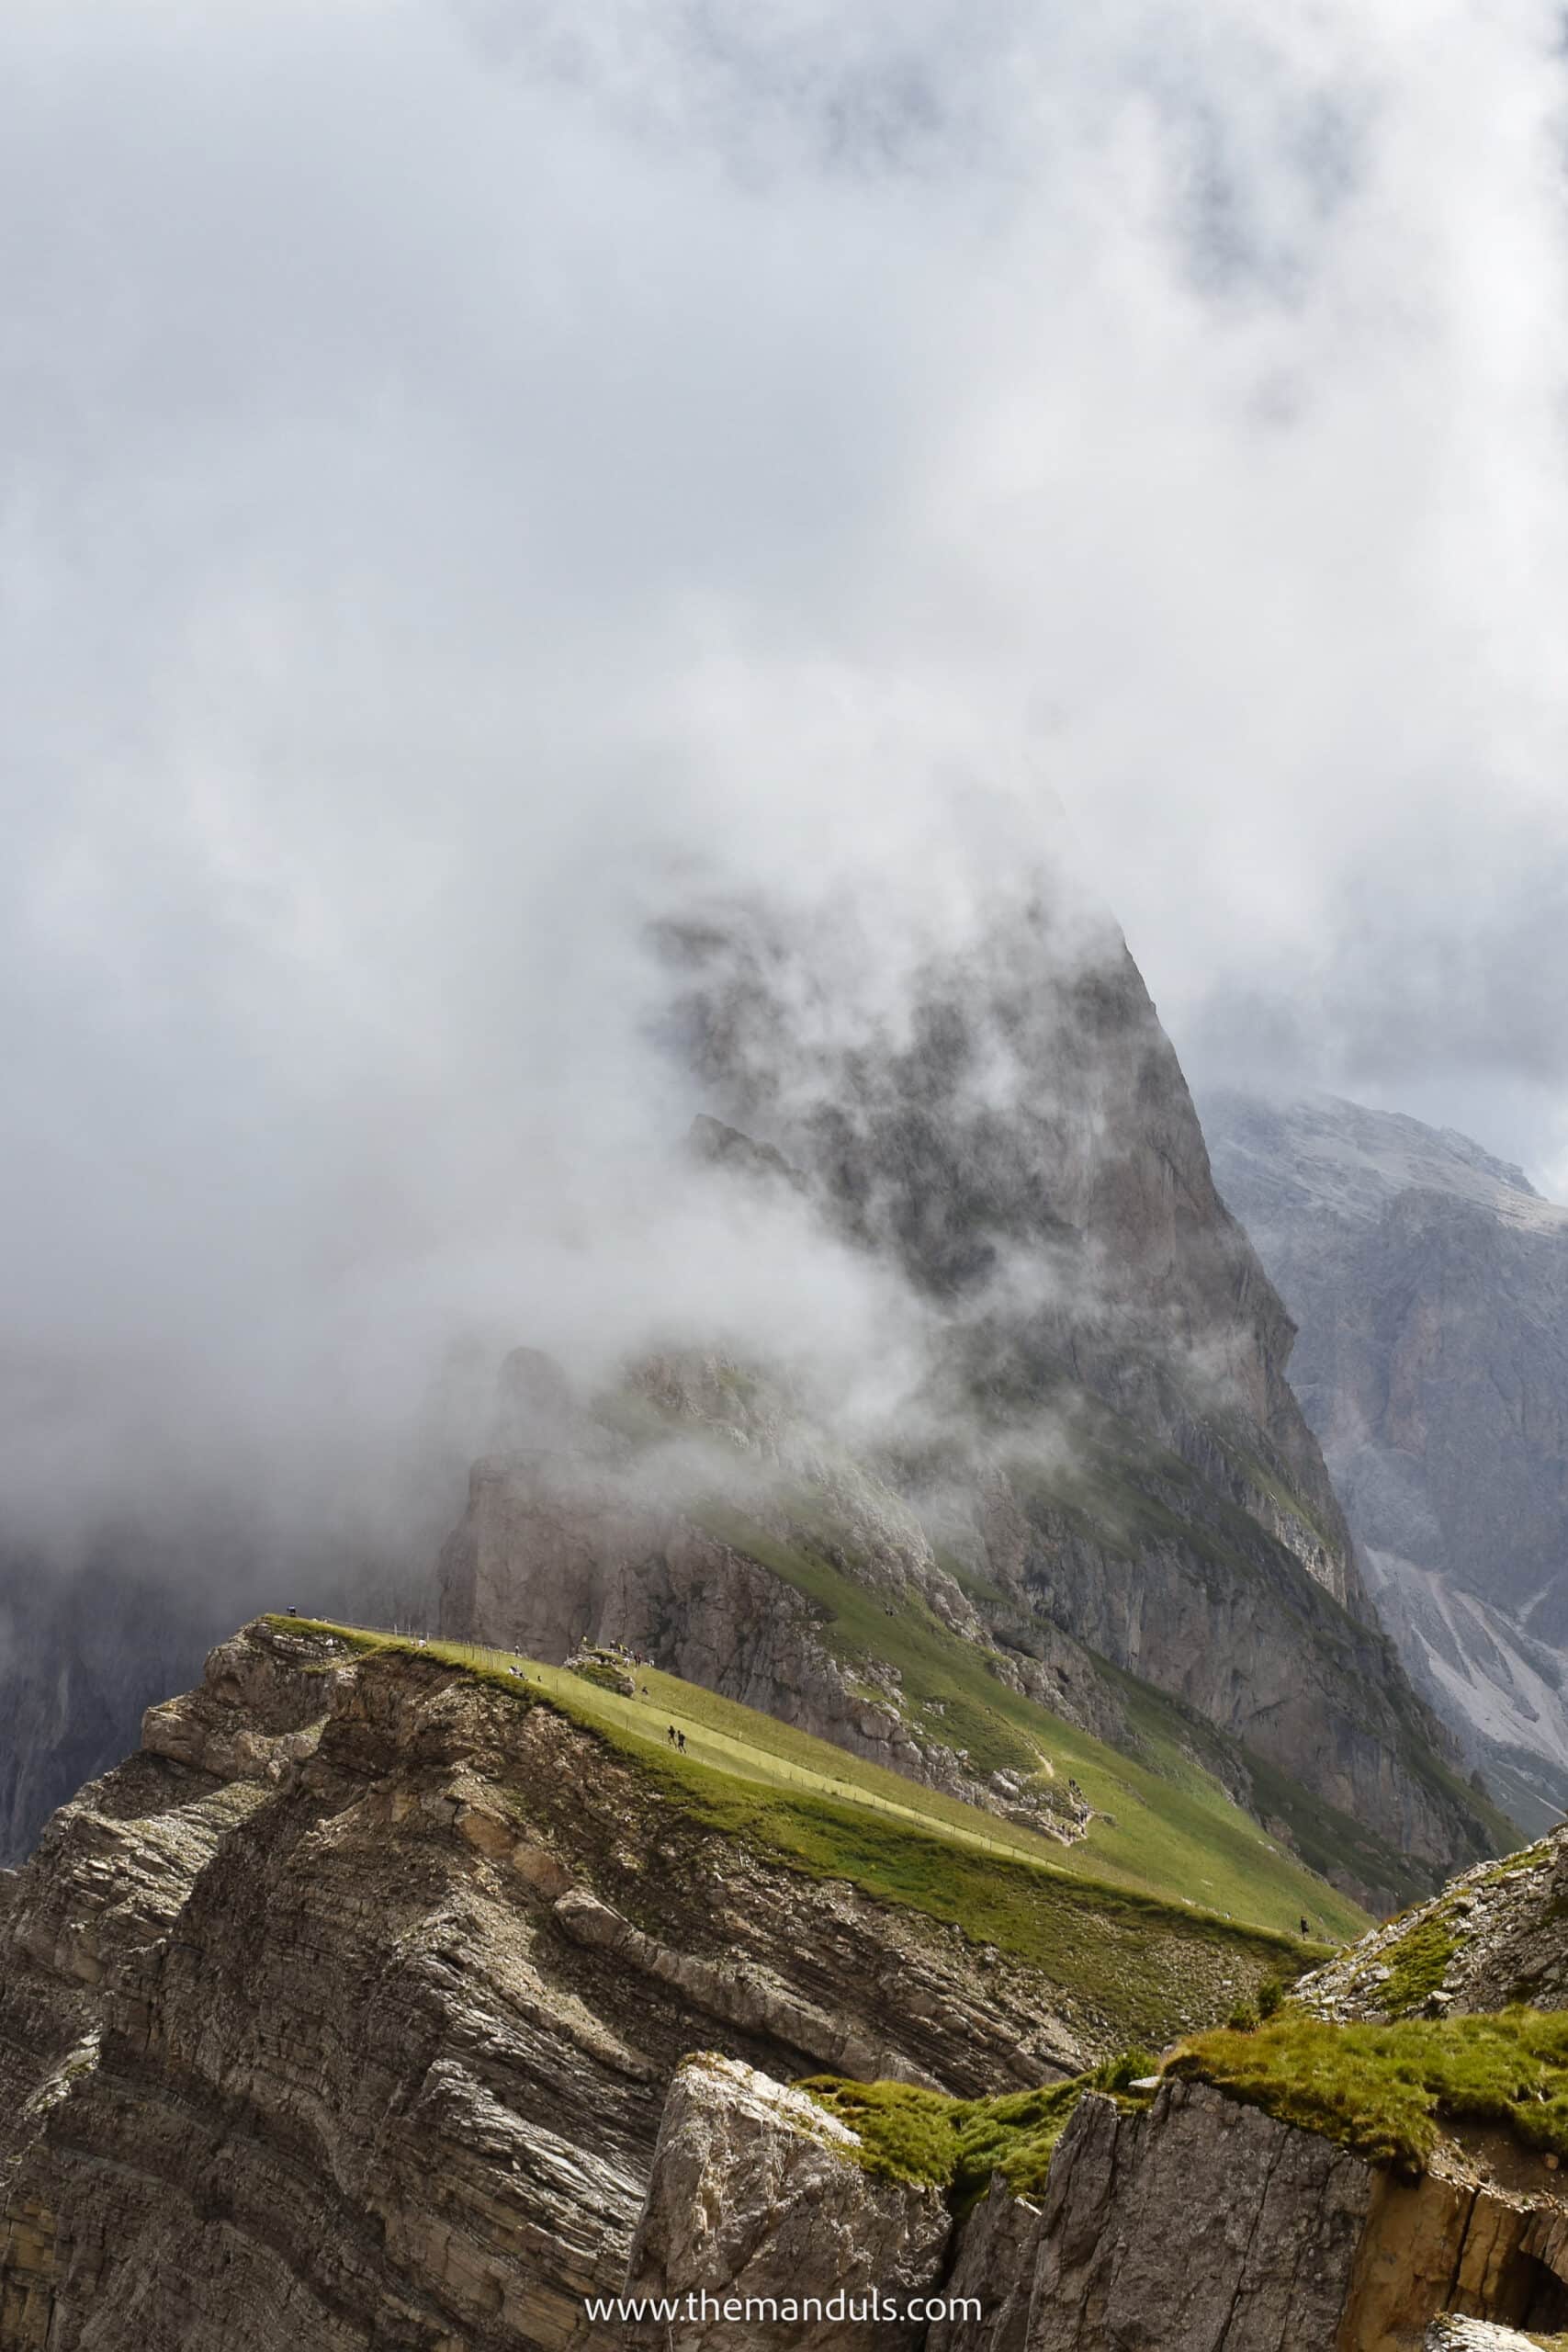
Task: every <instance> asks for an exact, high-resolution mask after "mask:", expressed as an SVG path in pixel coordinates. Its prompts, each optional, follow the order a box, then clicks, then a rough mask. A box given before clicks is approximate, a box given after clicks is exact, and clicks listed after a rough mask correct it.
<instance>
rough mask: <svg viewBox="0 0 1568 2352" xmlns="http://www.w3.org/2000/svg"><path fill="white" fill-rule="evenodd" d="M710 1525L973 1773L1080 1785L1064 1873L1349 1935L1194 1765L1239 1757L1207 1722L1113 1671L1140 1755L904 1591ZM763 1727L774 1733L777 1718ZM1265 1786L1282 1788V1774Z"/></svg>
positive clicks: (1327, 1894)
mask: <svg viewBox="0 0 1568 2352" xmlns="http://www.w3.org/2000/svg"><path fill="white" fill-rule="evenodd" d="M705 1523H706V1524H708V1525H709V1526H710V1527H711V1528H712V1530H713V1532H715V1533H716V1534H720V1535H722V1536H723V1538H724V1540H725V1541H726V1542H727V1543H729V1544H733V1545H734V1546H735V1548H736V1549H737V1550H739V1551H744V1552H745V1553H746V1555H747V1556H748V1557H750V1558H752V1559H755V1560H757V1561H759V1562H760V1563H761V1565H762V1566H766V1567H769V1568H771V1569H772V1570H773V1573H774V1574H775V1575H776V1576H779V1577H783V1578H784V1581H785V1582H786V1583H789V1584H791V1585H793V1586H794V1587H795V1589H797V1590H798V1591H800V1592H803V1593H804V1594H806V1595H807V1598H808V1599H809V1600H813V1601H814V1602H816V1603H817V1604H818V1608H819V1609H820V1611H822V1622H821V1624H820V1627H819V1631H820V1633H821V1635H822V1638H823V1640H824V1641H825V1642H826V1643H827V1645H828V1646H829V1649H831V1650H832V1651H833V1652H834V1654H835V1655H836V1656H837V1657H840V1658H841V1659H842V1660H843V1661H844V1662H845V1664H846V1665H849V1666H851V1667H852V1666H853V1665H854V1663H855V1661H856V1660H857V1659H860V1658H880V1659H885V1660H886V1661H887V1662H888V1663H889V1664H891V1665H893V1666H896V1667H897V1668H898V1671H899V1673H900V1675H901V1677H902V1688H903V1693H904V1702H905V1703H904V1713H905V1714H906V1717H907V1719H908V1722H909V1724H910V1725H911V1728H913V1729H914V1730H915V1731H916V1732H917V1733H918V1734H923V1735H925V1736H931V1737H935V1738H939V1739H942V1740H943V1741H945V1742H946V1743H947V1744H948V1745H949V1746H950V1747H958V1748H963V1749H966V1750H967V1753H968V1757H969V1760H970V1763H971V1765H972V1766H973V1768H974V1769H975V1770H976V1771H977V1772H981V1773H985V1772H990V1771H994V1770H997V1769H998V1767H1000V1768H1003V1769H1005V1770H1011V1771H1017V1772H1021V1773H1023V1774H1025V1775H1031V1774H1038V1773H1040V1772H1042V1771H1044V1770H1047V1769H1048V1770H1051V1771H1052V1772H1053V1773H1054V1774H1055V1777H1056V1778H1057V1779H1058V1780H1061V1781H1065V1780H1066V1779H1067V1778H1068V1777H1069V1776H1071V1777H1072V1778H1073V1779H1075V1780H1076V1781H1077V1782H1078V1784H1079V1786H1080V1787H1081V1788H1082V1789H1083V1791H1084V1793H1085V1794H1086V1796H1087V1797H1088V1798H1089V1803H1090V1804H1091V1805H1093V1806H1094V1808H1095V1811H1096V1813H1097V1814H1098V1815H1100V1818H1099V1819H1097V1820H1096V1821H1094V1822H1093V1823H1092V1824H1091V1825H1090V1827H1089V1836H1088V1838H1086V1839H1085V1840H1084V1841H1083V1842H1082V1844H1080V1845H1077V1846H1075V1847H1072V1848H1070V1849H1060V1848H1057V1847H1055V1846H1052V1847H1051V1848H1049V1849H1047V1850H1049V1851H1050V1852H1051V1853H1052V1855H1053V1856H1054V1857H1055V1859H1056V1860H1058V1861H1059V1862H1061V1863H1062V1865H1063V1866H1064V1867H1066V1868H1067V1869H1070V1870H1073V1871H1077V1873H1079V1874H1080V1875H1085V1874H1087V1875H1089V1876H1092V1877H1095V1878H1100V1879H1106V1880H1111V1881H1113V1882H1115V1883H1119V1884H1123V1885H1128V1886H1136V1887H1140V1888H1143V1889H1145V1890H1146V1891H1148V1892H1151V1893H1156V1894H1169V1895H1180V1896H1186V1897H1188V1898H1189V1899H1190V1900H1192V1901H1194V1902H1196V1903H1199V1904H1201V1905H1204V1906H1206V1907H1207V1908H1209V1909H1212V1910H1215V1911H1220V1912H1224V1914H1226V1915H1227V1916H1229V1917H1235V1918H1238V1919H1248V1920H1253V1921H1255V1922H1257V1923H1258V1925H1260V1926H1267V1927H1270V1928H1279V1929H1280V1930H1281V1931H1282V1932H1285V1933H1288V1934H1293V1933H1294V1932H1296V1930H1297V1927H1298V1923H1299V1921H1300V1920H1301V1919H1302V1918H1303V1917H1305V1918H1306V1919H1308V1920H1309V1921H1310V1922H1311V1925H1312V1928H1313V1930H1314V1933H1315V1934H1317V1935H1319V1936H1322V1937H1325V1939H1327V1940H1329V1941H1331V1942H1337V1941H1339V1940H1340V1939H1342V1938H1344V1937H1346V1936H1350V1935H1355V1934H1358V1933H1359V1930H1360V1928H1361V1926H1362V1925H1363V1924H1364V1921H1365V1914H1364V1913H1362V1912H1361V1911H1360V1910H1359V1909H1358V1907H1357V1905H1355V1904H1354V1903H1352V1902H1351V1901H1350V1900H1349V1898H1348V1896H1346V1895H1344V1894H1339V1893H1338V1892H1337V1890H1336V1889H1335V1888H1333V1887H1331V1886H1329V1885H1327V1884H1326V1883H1325V1882H1324V1881H1323V1880H1322V1879H1320V1878H1318V1877H1317V1876H1316V1875H1315V1874H1314V1872H1313V1871H1311V1870H1309V1869H1306V1868H1303V1864H1302V1863H1301V1862H1300V1861H1299V1860H1297V1859H1296V1858H1295V1856H1294V1855H1292V1854H1291V1853H1289V1852H1288V1851H1287V1850H1286V1849H1285V1848H1284V1847H1283V1846H1281V1845H1280V1843H1279V1841H1278V1840H1277V1839H1275V1838H1269V1837H1268V1836H1267V1835H1266V1834H1265V1832H1264V1831H1263V1830H1262V1829H1261V1828H1259V1826H1258V1823H1257V1822H1256V1821H1254V1820H1252V1819H1251V1818H1250V1817H1249V1815H1247V1814H1246V1813H1244V1812H1243V1811H1242V1809H1241V1807H1240V1806H1239V1805H1238V1804H1235V1801H1234V1800H1233V1799H1232V1798H1231V1797H1230V1796H1228V1795H1227V1794H1226V1792H1225V1790H1224V1787H1223V1786H1222V1784H1221V1782H1220V1781H1219V1780H1218V1779H1217V1778H1216V1777H1215V1773H1214V1771H1213V1770H1205V1769H1204V1766H1203V1764H1202V1763H1201V1761H1200V1760H1199V1759H1200V1758H1201V1757H1203V1756H1204V1754H1205V1753H1207V1754H1209V1755H1211V1756H1212V1757H1213V1760H1214V1763H1215V1765H1216V1766H1218V1767H1220V1768H1221V1769H1223V1768H1224V1760H1225V1750H1226V1747H1227V1746H1228V1747H1229V1750H1230V1754H1231V1756H1232V1757H1233V1758H1234V1757H1235V1756H1236V1755H1237V1754H1238V1752H1239V1751H1237V1750H1236V1748H1235V1743H1226V1742H1224V1739H1223V1736H1222V1735H1220V1734H1218V1733H1216V1732H1215V1731H1214V1730H1213V1726H1212V1725H1209V1724H1203V1723H1201V1721H1200V1720H1198V1719H1190V1718H1189V1717H1188V1716H1187V1715H1186V1714H1185V1713H1184V1712H1183V1711H1182V1710H1181V1709H1180V1708H1179V1706H1178V1705H1177V1704H1176V1703H1175V1702H1172V1701H1170V1700H1168V1699H1167V1698H1165V1697H1164V1696H1163V1694H1162V1693H1160V1692H1158V1691H1153V1690H1151V1689H1149V1688H1148V1687H1147V1686H1146V1685H1144V1684H1141V1683H1138V1682H1137V1681H1135V1680H1134V1678H1133V1677H1131V1676H1126V1675H1116V1676H1115V1678H1114V1679H1115V1680H1116V1683H1117V1687H1118V1690H1119V1691H1120V1692H1121V1693H1122V1696H1123V1698H1124V1700H1125V1702H1126V1703H1127V1709H1128V1713H1129V1718H1130V1720H1131V1721H1132V1723H1133V1724H1134V1729H1135V1732H1136V1736H1137V1738H1138V1741H1139V1744H1140V1747H1141V1749H1142V1755H1141V1756H1140V1757H1138V1758H1134V1757H1131V1756H1127V1755H1123V1754H1122V1753H1121V1752H1120V1750H1118V1749H1116V1748H1114V1747H1108V1746H1106V1745H1105V1743H1104V1742H1102V1741H1100V1740H1098V1739H1095V1738H1093V1737H1092V1736H1090V1735H1089V1733H1087V1732H1084V1731H1080V1730H1078V1729H1077V1728H1076V1727H1075V1726H1074V1725H1072V1724H1066V1723H1064V1722H1063V1721H1062V1720H1061V1718H1060V1717H1059V1716H1057V1715H1054V1714H1052V1713H1050V1711H1049V1710H1048V1709H1046V1708H1044V1707H1043V1706H1041V1705H1040V1704H1039V1703H1038V1702H1036V1701H1034V1700H1032V1699H1030V1698H1026V1697H1025V1696H1024V1695H1023V1694H1022V1693H1021V1692H1020V1691H1013V1690H1011V1689H1010V1687H1009V1685H1008V1684H1007V1683H1005V1682H1003V1681H1001V1680H1000V1679H998V1676H996V1675H995V1674H993V1673H992V1672H991V1671H990V1668H989V1667H988V1666H987V1661H986V1657H985V1654H984V1653H983V1652H982V1651H979V1650H977V1649H976V1647H975V1646H974V1645H973V1644H971V1643H969V1642H965V1641H964V1640H962V1639H960V1638H959V1637H958V1636H957V1635H955V1634H953V1633H952V1632H951V1631H950V1630H949V1628H948V1627H947V1626H946V1625H944V1624H943V1623H942V1620H941V1619H940V1618H939V1617H937V1616H936V1615H935V1614H934V1613H933V1612H932V1611H931V1610H930V1609H928V1608H927V1607H926V1606H925V1605H924V1603H923V1602H921V1601H920V1600H917V1599H915V1598H913V1597H912V1596H910V1597H906V1598H905V1599H903V1600H901V1601H899V1602H898V1603H897V1604H892V1603H889V1602H888V1601H887V1600H886V1599H885V1598H884V1597H883V1596H882V1595H880V1594H879V1593H877V1592H874V1591H873V1590H870V1589H867V1588H866V1587H865V1586H863V1585H861V1584H858V1583H856V1582H854V1581H853V1580H852V1578H851V1577H847V1576H845V1575H843V1574H842V1573H841V1572H840V1570H839V1569H837V1568H835V1567H833V1566H831V1565H830V1563H829V1562H828V1561H827V1560H826V1559H824V1558H823V1557H822V1556H821V1555H819V1554H818V1553H815V1552H813V1551H811V1550H809V1549H808V1548H807V1547H806V1546H805V1545H800V1544H795V1545H788V1544H779V1543H775V1542H773V1540H772V1539H771V1538H770V1537H769V1536H767V1535H766V1534H765V1533H763V1532H761V1530H760V1529H758V1528H756V1527H755V1526H753V1525H751V1524H750V1523H749V1522H747V1521H743V1520H741V1519H740V1518H739V1516H738V1515H737V1514H735V1513H734V1512H726V1511H719V1510H712V1511H709V1512H708V1513H706V1514H705ZM698 1695H699V1697H700V1698H701V1701H702V1702H703V1703H704V1704H712V1705H714V1706H719V1705H721V1704H723V1702H720V1701H717V1700H712V1701H710V1700H709V1699H708V1696H707V1694H706V1693H705V1692H704V1693H700V1694H698ZM741 1712H747V1711H741ZM750 1720H752V1721H753V1722H762V1721H765V1720H766V1719H765V1718H759V1717H751V1718H750ZM770 1729H771V1730H772V1731H773V1733H775V1734H776V1733H777V1731H778V1729H779V1727H778V1726H777V1725H776V1724H774V1725H771V1726H770ZM785 1736H791V1735H785ZM810 1744H811V1745H812V1746H813V1747H817V1746H818V1743H817V1742H812V1743H810ZM828 1752H829V1753H834V1754H836V1752H837V1751H832V1750H829V1751H828ZM1249 1760H1250V1759H1249ZM847 1769H849V1759H847V1758H839V1764H838V1770H839V1771H840V1773H842V1772H843V1771H845V1770H847ZM859 1769H861V1770H864V1771H867V1772H870V1771H872V1770H874V1768H873V1767H870V1766H866V1767H863V1768H859ZM876 1777H877V1778H878V1779H879V1780H883V1781H890V1782H891V1785H892V1786H893V1787H895V1788H897V1789H899V1790H902V1791H905V1792H906V1794H905V1802H906V1803H908V1802H909V1801H910V1798H909V1793H908V1784H907V1783H906V1782H904V1781H897V1780H894V1779H892V1776H890V1775H888V1774H886V1773H879V1774H877V1775H876ZM1272 1779H1278V1780H1279V1781H1280V1782H1282V1783H1283V1782H1284V1776H1283V1775H1282V1774H1281V1775H1276V1776H1271V1780H1272ZM1287 1800H1288V1802H1289V1803H1290V1804H1291V1805H1292V1807H1293V1808H1294V1809H1295V1811H1296V1812H1297V1813H1298V1814H1299V1815H1300V1816H1301V1817H1302V1819H1303V1822H1304V1823H1305V1824H1306V1825H1307V1826H1309V1828H1310V1829H1311V1830H1312V1831H1314V1832H1315V1833H1316V1835H1317V1837H1318V1838H1319V1840H1320V1842H1321V1845H1322V1846H1323V1848H1324V1849H1325V1851H1327V1850H1331V1849H1337V1848H1338V1847H1340V1846H1342V1845H1347V1844H1348V1843H1349V1842H1350V1841H1352V1840H1355V1841H1359V1843H1361V1844H1363V1845H1366V1844H1371V1843H1375V1841H1371V1840H1369V1839H1368V1838H1367V1834H1366V1833H1365V1832H1364V1831H1361V1830H1359V1829H1358V1828H1357V1827H1356V1825H1355V1824H1353V1823H1350V1822H1348V1821H1343V1820H1342V1819H1341V1818H1340V1817H1339V1816H1336V1815H1333V1814H1332V1813H1331V1809H1330V1808H1329V1807H1327V1806H1325V1805H1323V1804H1321V1803H1319V1802H1318V1801H1317V1800H1315V1799H1314V1798H1311V1797H1309V1796H1308V1795H1307V1793H1306V1792H1305V1791H1304V1790H1300V1789H1296V1788H1295V1787H1293V1785H1292V1784H1290V1783H1284V1785H1283V1788H1282V1789H1281V1791H1280V1810H1281V1812H1283V1810H1284V1804H1285V1802H1286V1801H1287ZM931 1802H933V1803H939V1804H940V1803H942V1802H946V1801H945V1800H942V1799H932V1800H931ZM1270 1802H1271V1803H1272V1802H1274V1795H1273V1791H1272V1787H1271V1791H1270ZM958 1810H960V1811H963V1810H964V1808H962V1807H960V1808H958ZM1292 1828H1293V1829H1294V1828H1295V1823H1294V1822H1292ZM1022 1834H1024V1835H1025V1836H1027V1833H1022ZM1297 1834H1298V1835H1299V1834H1300V1832H1299V1831H1298V1832H1297ZM1029 1842H1030V1843H1031V1844H1032V1845H1035V1846H1038V1844H1039V1841H1038V1840H1037V1839H1031V1840H1030V1841H1029ZM1381 1859H1382V1857H1381V1855H1380V1860H1381ZM1393 1859H1394V1860H1397V1858H1393Z"/></svg>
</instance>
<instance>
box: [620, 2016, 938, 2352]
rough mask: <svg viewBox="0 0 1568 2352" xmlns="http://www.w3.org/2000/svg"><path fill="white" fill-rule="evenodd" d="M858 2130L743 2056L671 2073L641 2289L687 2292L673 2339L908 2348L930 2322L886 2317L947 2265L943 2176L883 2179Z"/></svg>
mask: <svg viewBox="0 0 1568 2352" xmlns="http://www.w3.org/2000/svg"><path fill="white" fill-rule="evenodd" d="M859 2147H860V2143H859V2141H858V2139H857V2137H856V2135H855V2133H854V2132H853V2131H851V2130H850V2129H849V2128H848V2127H847V2126H846V2125H845V2124H843V2123H841V2122H840V2121H839V2120H838V2118H837V2117H836V2116H832V2115H829V2113H828V2111H827V2110H826V2109H824V2108H820V2107H818V2105H817V2104H816V2102H815V2101H814V2100H813V2099H811V2098H807V2095H806V2093H805V2092H804V2091H796V2090H786V2089H785V2088H784V2086H783V2085H782V2084H780V2083H776V2082H774V2081H773V2079H772V2078H771V2077H770V2076H769V2075H763V2074H760V2073H759V2072H758V2071H757V2070H756V2068H754V2067H751V2066H748V2065H745V2064H741V2063H740V2062H739V2060H735V2059H728V2058H719V2057H714V2056H710V2055H707V2054H702V2055H699V2056H697V2057H694V2058H690V2059H688V2060H687V2061H686V2063H685V2064H684V2065H683V2066H682V2068H681V2070H680V2072H679V2073H678V2074H677V2075H676V2076H675V2079H674V2082H673V2083H672V2084H671V2089H670V2096H669V2098H668V2101H667V2103H666V2106H665V2109H664V2120H663V2122H662V2124H661V2126H660V2133H659V2143H658V2147H657V2149H656V2151H655V2154H654V2160H653V2174H652V2178H651V2180H650V2182H649V2192H648V2201H647V2203H646V2204H645V2206H644V2208H643V2212H642V2218H641V2220H640V2221H639V2222H638V2224H637V2235H636V2237H635V2239H634V2241H633V2245H632V2253H631V2261H630V2266H629V2268H628V2273H627V2293H628V2294H630V2295H642V2296H659V2297H669V2298H673V2299H675V2301H676V2303H677V2307H678V2308H677V2311H676V2312H675V2314H674V2315H673V2316H672V2317H671V2318H667V2319H664V2320H661V2321H660V2322H659V2323H658V2324H649V2326H648V2327H647V2329H646V2330H645V2332H644V2334H643V2335H642V2336H641V2338H640V2339H638V2337H637V2335H635V2334H634V2336H633V2341H634V2342H635V2341H638V2340H640V2341H642V2342H644V2343H646V2344H648V2345H649V2346H653V2345H655V2344H657V2345H658V2346H659V2347H660V2352H775V2347H782V2346H784V2345H789V2346H795V2347H809V2346H832V2347H833V2352H897V2347H900V2346H909V2347H911V2352H912V2347H914V2346H918V2345H919V2344H920V2343H921V2341H922V2340H923V2336H924V2332H925V2331H924V2327H923V2325H920V2324H909V2325H904V2324H900V2323H896V2322H895V2323H890V2320H889V2318H888V2317H887V2316H878V2317H873V2316H872V2312H873V2309H874V2302H873V2299H874V2297H875V2298H879V2299H880V2303H881V2307H882V2312H884V2313H886V2312H888V2311H889V2310H890V2309H891V2308H893V2307H897V2308H899V2309H901V2308H902V2306H903V2304H904V2302H905V2301H906V2299H908V2298H909V2297H911V2296H919V2295H920V2294H921V2293H922V2292H923V2291H925V2290H930V2289H931V2287H932V2286H933V2285H934V2283H935V2282H936V2280H937V2279H938V2278H939V2277H940V2275H941V2272H942V2264H943V2260H944V2257H945V2255H946V2250H947V2245H948V2240H949V2236H950V2234H951V2229H952V2222H951V2217H950V2215H949V2213H948V2210H947V2206H946V2202H945V2200H944V2199H943V2197H942V2191H941V2190H940V2189H939V2188H934V2187H928V2186H925V2185H923V2184H910V2183H905V2182H901V2181H891V2180H885V2179H879V2178H877V2177H875V2176H874V2174H872V2173H870V2172H868V2171H866V2169H865V2168H864V2166H863V2165H862V2164H861V2162H860V2160H859Z"/></svg>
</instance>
